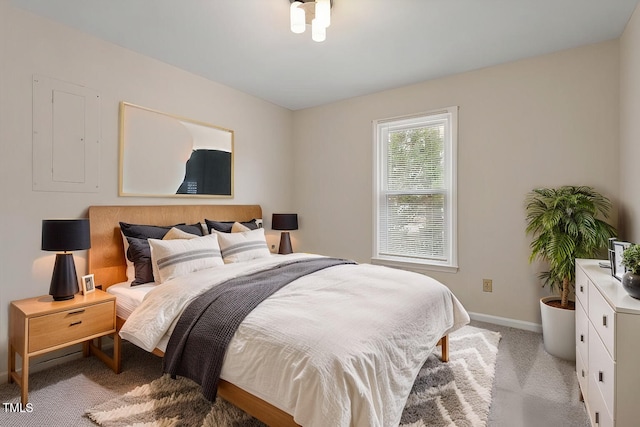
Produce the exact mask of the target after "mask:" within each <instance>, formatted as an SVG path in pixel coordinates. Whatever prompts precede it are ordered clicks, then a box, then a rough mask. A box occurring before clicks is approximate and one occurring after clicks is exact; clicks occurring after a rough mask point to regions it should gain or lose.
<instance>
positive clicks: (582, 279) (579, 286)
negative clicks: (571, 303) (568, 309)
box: [576, 266, 589, 310]
mask: <svg viewBox="0 0 640 427" xmlns="http://www.w3.org/2000/svg"><path fill="white" fill-rule="evenodd" d="M576 300H578V301H579V302H580V303H581V304H582V306H583V307H584V309H585V310H586V309H587V308H588V307H589V279H588V278H587V274H586V273H585V272H584V271H582V269H581V268H580V267H577V266H576Z"/></svg>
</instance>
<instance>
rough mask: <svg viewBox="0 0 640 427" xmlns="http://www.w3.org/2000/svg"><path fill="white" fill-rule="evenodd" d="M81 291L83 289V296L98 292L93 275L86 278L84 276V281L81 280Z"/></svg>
mask: <svg viewBox="0 0 640 427" xmlns="http://www.w3.org/2000/svg"><path fill="white" fill-rule="evenodd" d="M80 289H81V292H82V295H86V294H89V293H91V292H94V291H95V290H96V283H95V279H94V277H93V274H87V275H86V276H82V279H80Z"/></svg>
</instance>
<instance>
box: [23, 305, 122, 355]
mask: <svg viewBox="0 0 640 427" xmlns="http://www.w3.org/2000/svg"><path fill="white" fill-rule="evenodd" d="M114 305H115V303H114V302H113V301H108V302H105V303H101V304H94V305H89V306H86V307H82V308H77V309H72V310H67V311H62V312H58V313H52V314H47V315H43V316H38V317H34V318H32V319H30V321H29V352H30V353H33V352H36V351H39V350H43V349H46V348H50V347H54V346H56V345H62V344H65V345H67V344H69V343H71V342H73V341H77V340H82V338H86V337H90V336H92V335H95V334H100V333H104V332H106V331H110V330H112V329H115V319H114V315H113V313H114V310H115V307H114Z"/></svg>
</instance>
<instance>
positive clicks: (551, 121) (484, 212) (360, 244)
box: [293, 41, 619, 324]
mask: <svg viewBox="0 0 640 427" xmlns="http://www.w3.org/2000/svg"><path fill="white" fill-rule="evenodd" d="M618 73H619V58H618V42H617V41H611V42H607V43H601V44H597V45H592V46H586V47H582V48H578V49H572V50H568V51H563V52H559V53H556V54H552V55H546V56H541V57H537V58H532V59H527V60H522V61H518V62H514V63H509V64H505V65H500V66H495V67H491V68H486V69H482V70H478V71H474V72H469V73H465V74H460V75H456V76H452V77H448V78H442V79H438V80H432V81H427V82H424V83H421V84H417V85H412V86H408V87H402V88H398V89H394V90H389V91H385V92H382V93H377V94H373V95H370V96H364V97H360V98H353V99H349V100H346V101H343V102H338V103H335V104H331V105H325V106H321V107H317V108H312V109H307V110H302V111H296V112H295V113H294V131H293V140H294V147H295V151H294V163H295V177H296V180H295V183H294V194H295V196H294V199H295V205H296V207H297V209H298V213H299V214H300V230H298V231H297V232H296V233H297V235H298V238H299V239H300V240H301V241H302V242H303V245H304V248H305V250H308V251H311V252H319V253H323V254H332V255H337V256H342V257H349V258H354V259H356V260H358V261H364V262H366V261H369V260H370V257H371V252H372V227H373V224H372V144H373V142H372V124H371V122H372V120H375V119H382V118H387V117H393V116H399V115H404V114H411V113H416V112H421V111H428V110H434V109H438V108H442V107H449V106H454V105H457V106H459V107H460V110H459V142H458V208H459V212H458V236H459V237H458V248H459V249H458V250H459V252H458V253H459V266H460V269H459V271H458V272H457V273H455V274H450V273H435V272H434V273H432V275H433V276H434V277H436V278H437V279H439V280H441V281H442V282H444V283H445V284H446V285H448V286H449V287H450V288H451V289H452V290H453V292H454V293H455V294H456V295H457V296H458V297H459V298H460V299H461V301H462V302H463V304H464V305H465V306H466V308H467V309H468V310H469V311H472V312H477V313H484V314H486V315H492V316H499V317H505V318H509V319H516V320H520V321H523V322H533V323H536V324H538V323H539V306H538V298H539V297H540V296H541V295H543V294H545V293H546V292H545V291H542V290H541V289H540V288H539V286H538V281H537V278H536V277H537V273H538V269H537V268H536V266H531V265H529V264H528V256H529V247H528V245H529V242H530V239H529V238H528V237H526V236H525V233H524V228H525V213H524V206H523V205H524V203H523V201H524V197H525V194H526V193H527V192H528V191H529V190H531V189H532V188H535V187H537V186H558V185H563V184H579V185H590V186H594V187H595V188H597V189H598V190H599V191H601V192H602V193H604V194H605V195H607V196H608V197H610V198H611V199H612V200H613V201H614V203H617V200H618V175H617V173H616V172H615V171H616V165H617V164H618V105H619V96H618V95H619V94H618V89H619V86H618ZM613 222H614V223H615V222H617V214H616V213H615V212H614V216H613ZM483 278H490V279H493V293H483V292H482V279H483Z"/></svg>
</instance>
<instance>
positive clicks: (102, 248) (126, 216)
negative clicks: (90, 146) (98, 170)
mask: <svg viewBox="0 0 640 427" xmlns="http://www.w3.org/2000/svg"><path fill="white" fill-rule="evenodd" d="M205 218H206V219H212V220H215V221H250V220H252V219H257V218H262V208H261V207H260V205H163V206H148V205H143V206H90V207H89V223H90V228H91V249H89V255H88V266H89V273H91V274H93V275H94V277H95V282H96V284H98V285H102V288H103V289H106V288H108V287H109V286H111V285H113V284H114V283H120V282H124V281H126V280H127V274H126V271H127V264H126V260H125V254H124V247H123V242H122V234H121V233H120V224H119V222H120V221H122V222H128V223H130V224H148V225H163V226H166V225H173V224H178V223H187V224H195V223H201V222H204V220H205Z"/></svg>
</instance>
